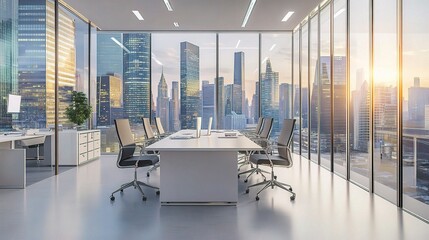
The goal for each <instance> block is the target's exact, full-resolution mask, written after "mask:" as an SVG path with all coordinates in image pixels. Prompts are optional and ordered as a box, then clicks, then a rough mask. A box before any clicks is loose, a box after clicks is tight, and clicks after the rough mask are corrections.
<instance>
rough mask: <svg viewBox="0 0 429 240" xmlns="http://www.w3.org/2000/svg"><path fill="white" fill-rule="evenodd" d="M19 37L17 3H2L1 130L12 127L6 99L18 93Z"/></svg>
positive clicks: (0, 18)
mask: <svg viewBox="0 0 429 240" xmlns="http://www.w3.org/2000/svg"><path fill="white" fill-rule="evenodd" d="M17 35H18V4H17V1H0V53H1V54H0V101H1V102H0V129H10V128H11V127H12V115H11V114H8V113H7V103H6V99H7V96H8V94H10V93H15V94H16V93H17V83H18V78H17V75H18V69H17V65H18V63H17V53H18V40H17Z"/></svg>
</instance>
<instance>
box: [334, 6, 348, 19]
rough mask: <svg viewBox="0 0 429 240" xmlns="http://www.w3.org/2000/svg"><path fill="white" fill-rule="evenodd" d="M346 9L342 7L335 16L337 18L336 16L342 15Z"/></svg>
mask: <svg viewBox="0 0 429 240" xmlns="http://www.w3.org/2000/svg"><path fill="white" fill-rule="evenodd" d="M345 10H346V9H344V8H341V9H340V10H338V12H337V13H335V15H334V18H336V17H338V16H340V15H341V13H343V12H344V11H345Z"/></svg>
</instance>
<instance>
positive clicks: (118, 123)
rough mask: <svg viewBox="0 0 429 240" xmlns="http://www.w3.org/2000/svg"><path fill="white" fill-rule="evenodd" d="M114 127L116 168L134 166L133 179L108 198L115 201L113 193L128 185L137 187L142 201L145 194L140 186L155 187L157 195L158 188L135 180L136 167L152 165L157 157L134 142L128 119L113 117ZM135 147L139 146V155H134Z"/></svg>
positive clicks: (144, 198)
mask: <svg viewBox="0 0 429 240" xmlns="http://www.w3.org/2000/svg"><path fill="white" fill-rule="evenodd" d="M115 127H116V133H117V134H118V139H119V145H120V150H119V155H118V160H117V162H116V166H118V168H134V180H133V181H131V182H128V183H125V184H122V185H121V187H120V188H119V189H117V190H116V191H114V192H113V193H112V195H110V200H111V201H115V197H114V196H113V194H115V193H117V192H119V191H121V192H123V191H124V189H126V188H129V187H134V188H137V189H138V190H139V191H140V193H141V194H142V195H143V201H146V196H145V195H144V193H143V190H142V189H141V187H140V186H146V187H150V188H154V189H157V191H156V194H157V195H159V188H158V187H154V186H151V185H149V184H146V183H143V182H140V181H138V180H137V168H139V167H147V166H153V165H155V164H156V163H158V162H159V157H158V155H156V154H145V153H144V147H145V144H143V145H137V144H136V143H135V142H134V137H133V134H132V132H131V127H130V122H129V121H128V119H115ZM136 148H139V149H140V150H139V155H138V156H136V155H134V152H135V151H136Z"/></svg>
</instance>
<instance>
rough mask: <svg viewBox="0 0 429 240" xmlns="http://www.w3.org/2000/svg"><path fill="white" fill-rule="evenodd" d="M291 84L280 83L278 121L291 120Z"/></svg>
mask: <svg viewBox="0 0 429 240" xmlns="http://www.w3.org/2000/svg"><path fill="white" fill-rule="evenodd" d="M292 89H293V87H292V84H290V83H282V84H280V87H279V121H282V120H283V119H290V118H292V109H291V107H292Z"/></svg>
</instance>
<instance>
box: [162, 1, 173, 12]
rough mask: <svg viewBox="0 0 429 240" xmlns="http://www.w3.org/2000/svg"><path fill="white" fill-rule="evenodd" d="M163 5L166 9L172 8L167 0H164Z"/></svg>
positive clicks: (170, 9)
mask: <svg viewBox="0 0 429 240" xmlns="http://www.w3.org/2000/svg"><path fill="white" fill-rule="evenodd" d="M164 3H165V6H166V7H167V9H168V11H170V12H172V11H173V8H172V7H171V4H170V2H169V1H168V0H164Z"/></svg>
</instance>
